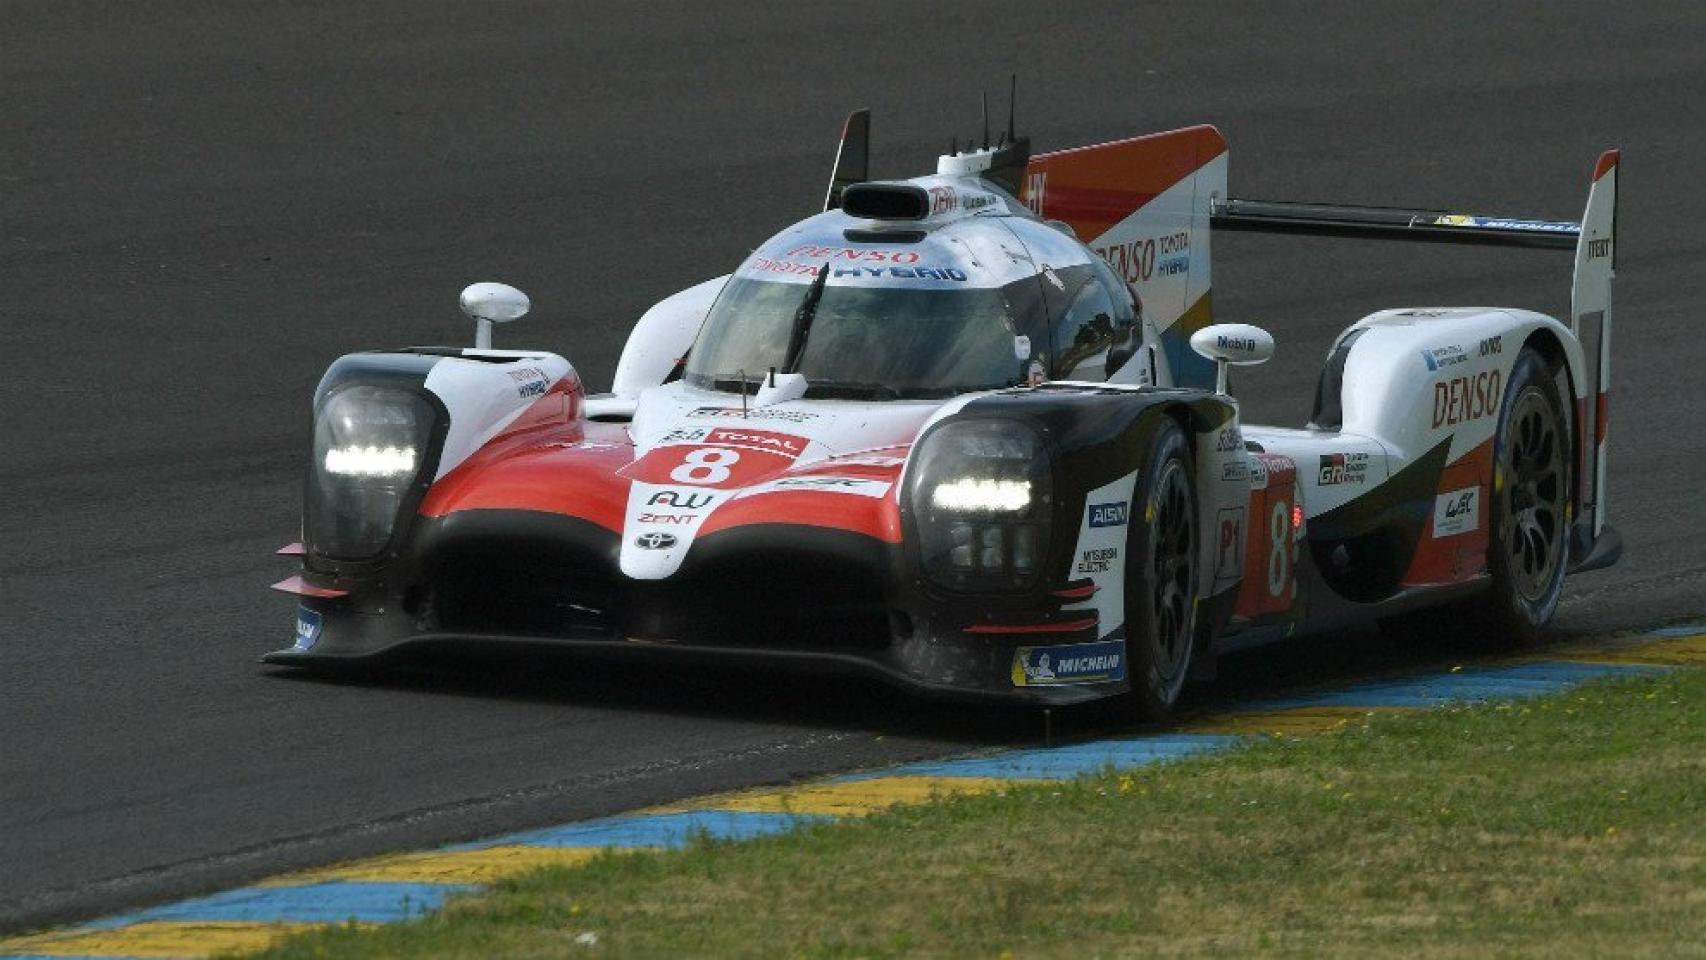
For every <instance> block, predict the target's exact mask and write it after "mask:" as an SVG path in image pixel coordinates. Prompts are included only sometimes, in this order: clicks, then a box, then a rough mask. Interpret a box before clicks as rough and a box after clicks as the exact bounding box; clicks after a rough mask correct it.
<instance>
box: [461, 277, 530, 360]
mask: <svg viewBox="0 0 1706 960" xmlns="http://www.w3.org/2000/svg"><path fill="white" fill-rule="evenodd" d="M531 309H533V301H531V300H529V299H527V294H525V293H522V292H521V291H520V290H517V289H516V288H514V287H512V286H510V285H509V284H507V283H475V284H470V285H469V286H468V287H467V288H465V289H464V290H463V291H462V312H463V313H465V314H467V315H468V317H469V319H471V320H473V321H474V349H476V350H490V349H491V348H492V324H494V323H508V322H510V321H511V320H520V319H521V318H522V317H525V316H527V311H529V310H531Z"/></svg>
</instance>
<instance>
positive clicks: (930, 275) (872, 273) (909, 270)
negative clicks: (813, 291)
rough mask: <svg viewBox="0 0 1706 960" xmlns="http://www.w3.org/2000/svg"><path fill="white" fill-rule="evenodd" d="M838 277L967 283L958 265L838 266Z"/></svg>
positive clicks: (964, 273) (964, 274) (966, 278)
mask: <svg viewBox="0 0 1706 960" xmlns="http://www.w3.org/2000/svg"><path fill="white" fill-rule="evenodd" d="M835 276H838V277H894V278H898V279H901V280H952V281H953V282H955V283H965V282H966V280H968V279H969V278H968V277H967V276H966V272H965V271H964V270H961V269H959V268H957V267H836V268H835Z"/></svg>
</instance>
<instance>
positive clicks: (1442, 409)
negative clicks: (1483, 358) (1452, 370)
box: [1434, 370, 1501, 430]
mask: <svg viewBox="0 0 1706 960" xmlns="http://www.w3.org/2000/svg"><path fill="white" fill-rule="evenodd" d="M1500 386H1501V377H1500V374H1499V371H1497V370H1488V371H1486V372H1483V373H1477V374H1475V375H1473V376H1468V377H1452V378H1451V379H1450V380H1442V381H1437V382H1435V383H1434V429H1436V430H1437V429H1439V428H1440V427H1442V426H1448V425H1455V424H1459V423H1468V422H1470V421H1473V420H1479V419H1481V418H1482V417H1485V416H1488V415H1490V414H1496V413H1498V410H1499V388H1500Z"/></svg>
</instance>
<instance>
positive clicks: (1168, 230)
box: [265, 111, 1620, 716]
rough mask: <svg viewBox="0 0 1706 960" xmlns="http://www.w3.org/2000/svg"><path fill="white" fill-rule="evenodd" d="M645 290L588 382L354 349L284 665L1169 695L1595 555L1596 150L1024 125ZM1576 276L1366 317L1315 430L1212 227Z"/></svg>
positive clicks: (335, 379) (1322, 400) (1602, 535)
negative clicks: (1558, 260) (1247, 369)
mask: <svg viewBox="0 0 1706 960" xmlns="http://www.w3.org/2000/svg"><path fill="white" fill-rule="evenodd" d="M868 130H869V120H868V116H867V114H865V113H864V112H863V111H861V112H859V113H855V114H854V115H853V116H852V117H851V118H850V119H849V121H848V124H847V127H846V129H845V132H844V134H843V139H842V144H841V150H840V153H839V155H838V159H837V163H836V168H835V172H834V174H833V177H832V181H831V186H830V190H829V195H828V198H827V202H826V204H825V209H824V210H823V212H821V213H818V214H816V215H814V216H811V217H809V218H807V219H805V220H803V221H801V222H799V223H797V224H794V225H793V226H790V227H787V228H786V229H784V230H783V231H782V232H780V233H778V234H776V235H775V236H774V237H772V238H770V239H769V240H767V241H765V242H764V243H763V244H762V245H760V246H759V247H758V249H757V250H756V252H755V253H753V254H752V255H751V256H750V257H748V258H747V259H746V261H745V262H744V263H742V264H741V265H740V266H739V267H738V268H737V269H736V270H735V271H734V273H733V274H731V275H729V276H726V277H720V278H717V279H715V280H711V281H708V282H706V283H703V284H700V285H698V286H695V287H693V288H691V289H689V290H686V291H683V292H682V293H680V294H677V295H675V296H673V297H670V298H669V299H667V300H665V301H663V302H662V303H660V304H658V305H657V306H656V307H654V308H653V309H651V310H650V311H648V312H647V313H646V314H645V316H643V317H642V318H641V319H640V321H639V323H638V325H637V326H636V327H635V328H634V331H633V333H632V335H631V336H630V338H629V340H628V344H627V347H626V349H625V350H624V352H623V354H622V356H621V359H620V362H619V364H618V366H617V370H616V375H615V382H614V385H613V389H612V391H611V392H610V393H606V394H596V395H589V394H587V393H586V392H585V389H584V387H583V384H582V381H581V379H580V377H579V376H578V375H577V374H576V373H575V371H574V369H573V368H572V367H571V366H570V365H569V363H568V362H567V361H565V360H564V359H563V358H562V357H560V356H558V355H557V354H554V353H550V352H545V351H536V350H497V349H492V348H491V346H490V340H491V330H492V325H493V324H494V323H499V322H504V321H508V320H513V319H515V318H517V317H519V316H521V315H522V314H523V313H525V312H526V310H527V308H528V304H527V300H526V298H525V297H524V296H523V295H522V294H521V293H520V292H519V291H516V290H514V289H513V288H509V287H505V286H502V285H498V284H476V285H475V286H473V287H470V288H469V289H468V290H467V291H465V292H464V296H463V307H464V309H465V310H466V311H467V312H468V313H469V314H470V316H472V317H473V318H475V320H476V329H477V336H476V344H477V345H476V346H475V347H473V348H458V347H444V348H409V349H402V350H390V351H383V352H373V353H360V354H353V355H350V356H346V357H343V358H341V359H339V360H338V361H337V362H336V363H334V364H333V365H332V367H331V369H330V370H328V371H327V373H326V375H325V378H324V379H323V380H322V381H321V383H320V386H319V388H318V390H317V392H316V394H315V398H314V449H313V459H312V462H311V467H310V470H309V475H308V482H307V492H306V505H305V511H304V520H303V534H304V536H303V544H295V545H292V547H290V548H286V551H285V552H290V553H295V554H300V555H301V558H302V560H301V562H302V569H301V572H300V573H299V574H298V575H296V576H292V577H290V578H289V579H287V580H285V581H283V582H282V583H280V584H278V585H277V586H278V588H279V589H281V590H285V591H287V592H290V593H293V594H296V595H297V596H298V598H299V604H298V610H297V617H296V636H295V641H294V643H293V644H292V645H291V646H288V647H286V648H284V649H281V650H278V651H276V652H274V653H270V654H268V655H267V656H266V658H265V659H266V661H267V662H269V663H275V664H288V665H292V666H296V667H303V668H313V669H327V668H334V667H338V666H340V665H348V664H352V663H356V662H371V661H372V660H374V659H375V658H389V657H392V656H401V655H403V654H406V653H408V652H410V651H415V650H422V649H432V648H471V649H475V650H479V649H490V648H493V647H496V646H499V645H517V644H522V645H539V646H545V647H555V648H563V649H568V650H571V651H575V652H576V653H577V654H578V655H581V656H587V657H594V656H605V657H625V658H648V657H649V658H655V659H657V660H659V661H663V662H665V663H685V662H688V661H692V660H695V659H699V660H710V661H717V662H722V663H730V664H745V663H754V662H765V663H783V664H797V665H799V666H800V667H802V668H804V667H810V666H827V667H829V668H832V669H843V670H857V671H866V672H872V673H875V674H878V675H880V676H882V677H885V678H888V679H890V680H893V681H897V682H900V683H903V684H906V685H909V686H911V687H913V688H917V689H921V690H925V691H931V692H936V693H942V694H953V695H977V696H994V697H1002V698H1009V699H1017V700H1021V701H1026V702H1032V703H1043V704H1051V703H1053V704H1059V703H1070V702H1076V701H1082V700H1087V699H1091V698H1096V697H1104V696H1113V695H1129V698H1130V700H1131V702H1132V703H1133V705H1134V706H1135V708H1136V709H1137V710H1138V711H1140V712H1141V713H1143V714H1145V715H1149V716H1157V715H1161V714H1164V713H1166V712H1167V711H1168V710H1169V709H1170V708H1171V707H1172V706H1173V704H1174V703H1175V701H1176V700H1177V698H1178V697H1179V693H1180V690H1181V687H1182V686H1183V685H1184V683H1185V681H1186V679H1187V677H1188V676H1189V675H1191V674H1192V673H1193V671H1194V670H1196V671H1199V672H1203V671H1201V668H1204V667H1207V666H1210V665H1212V658H1213V657H1214V656H1215V655H1216V654H1218V653H1220V652H1223V651H1226V650H1229V649H1232V648H1235V647H1239V646H1245V645H1249V644H1253V643H1259V642H1265V641H1270V640H1275V639H1279V638H1282V637H1285V636H1289V635H1291V634H1293V633H1296V632H1298V631H1299V630H1312V629H1318V628H1320V627H1322V626H1325V625H1331V624H1337V623H1340V622H1343V621H1345V620H1347V619H1353V618H1369V617H1377V618H1387V617H1399V616H1403V615H1406V614H1410V613H1412V612H1414V611H1417V610H1418V609H1420V608H1423V607H1436V606H1439V605H1444V604H1452V605H1457V606H1458V607H1460V608H1461V609H1462V610H1463V611H1464V613H1465V614H1467V615H1469V616H1471V617H1473V619H1474V622H1476V623H1480V624H1483V625H1484V626H1485V629H1486V631H1487V635H1488V636H1489V637H1497V638H1516V639H1520V638H1525V637H1531V636H1532V635H1534V634H1535V633H1536V632H1537V631H1539V630H1540V629H1541V628H1542V627H1543V626H1544V625H1545V624H1546V623H1547V621H1548V619H1549V618H1550V617H1551V616H1552V614H1553V612H1554V610H1555V609H1556V607H1557V603H1558V597H1559V593H1560V591H1561V589H1562V586H1563V581H1564V575H1565V573H1566V571H1569V570H1583V569H1592V568H1594V567H1598V566H1603V565H1605V564H1609V563H1611V562H1613V561H1614V560H1615V559H1616V557H1617V555H1618V553H1619V550H1620V548H1619V545H1618V544H1619V541H1618V539H1617V537H1616V535H1615V533H1614V531H1612V530H1611V529H1610V528H1609V527H1607V526H1606V496H1605V426H1606V391H1607V388H1608V384H1609V372H1610V351H1609V338H1610V332H1611V290H1612V277H1613V264H1614V260H1615V246H1616V245H1615V235H1614V227H1615V205H1616V188H1617V163H1618V154H1617V153H1616V152H1615V151H1610V152H1607V153H1606V154H1605V155H1604V156H1602V157H1601V158H1600V160H1599V163H1598V166H1597V167H1596V168H1595V169H1594V172H1593V185H1592V188H1591V190H1590V192H1589V195H1588V204H1587V212H1586V214H1585V216H1584V217H1583V220H1582V222H1581V223H1575V222H1553V221H1537V220H1520V219H1504V218H1496V217H1479V216H1467V215H1456V214H1451V213H1448V212H1444V211H1416V210H1396V209H1371V208H1356V207H1341V206H1327V205H1305V204H1289V203H1272V202H1259V201H1246V200H1237V199H1231V198H1230V197H1229V196H1228V194H1227V188H1226V177H1227V147H1226V142H1225V140H1224V139H1223V138H1222V137H1221V135H1220V133H1219V132H1218V131H1217V130H1215V129H1214V128H1213V127H1208V126H1200V127H1192V128H1189V129H1184V130H1174V131H1169V132H1165V133H1158V134H1153V135H1149V136H1144V137H1138V138H1136V139H1131V140H1125V141H1120V142H1116V143H1107V144H1101V145H1098V146H1091V147H1082V148H1078V149H1072V150H1063V151H1060V152H1056V153H1047V154H1042V155H1039V156H1031V155H1030V151H1029V143H1028V141H1026V140H1022V139H1014V138H1013V137H1012V135H1011V131H1010V132H1009V134H1008V135H1006V136H1003V137H1002V138H1001V140H1000V141H999V142H997V143H995V144H993V145H991V144H988V143H986V144H985V145H984V146H983V147H981V148H976V149H969V148H968V149H966V150H963V151H962V150H957V149H956V150H954V151H951V152H950V153H949V154H948V155H946V156H943V157H942V158H941V160H940V161H939V163H938V166H937V170H936V172H935V173H933V174H929V175H926V176H921V177H915V178H913V179H910V180H902V181H871V180H868V179H867V178H866V176H865V170H866V158H867V153H868V146H867V144H868ZM1226 229H1238V230H1264V231H1284V232H1302V233H1319V234H1329V235H1351V236H1383V237H1396V238H1400V239H1409V240H1419V241H1447V242H1464V243H1497V244H1517V245H1523V246H1532V247H1539V248H1557V249H1561V250H1569V251H1573V252H1574V254H1575V282H1574V289H1573V296H1572V309H1571V314H1570V316H1569V317H1568V318H1567V319H1566V320H1562V321H1560V320H1557V319H1554V318H1552V317H1549V316H1544V315H1542V314H1539V313H1534V312H1531V311H1528V310H1520V309H1509V308H1486V307H1422V308H1400V309H1392V310H1382V311H1380V312H1378V313H1375V314H1372V315H1370V316H1367V317H1364V318H1362V319H1360V320H1358V321H1356V322H1355V323H1353V324H1351V325H1350V326H1349V327H1348V328H1346V330H1345V331H1344V333H1342V334H1341V335H1340V336H1339V337H1338V339H1337V341H1336V342H1335V343H1334V345H1333V347H1332V349H1331V351H1330V352H1329V354H1328V356H1327V358H1326V362H1325V364H1324V366H1323V369H1322V372H1321V378H1320V385H1319V388H1318V392H1317V395H1316V406H1315V413H1314V416H1313V417H1312V418H1311V420H1310V422H1309V423H1307V424H1304V425H1301V426H1298V427H1265V426H1255V425H1248V424H1242V423H1240V420H1239V415H1238V404H1237V401H1236V400H1235V399H1234V398H1233V397H1231V396H1228V395H1227V388H1226V369H1227V367H1228V365H1236V364H1254V363H1260V362H1262V361H1263V360H1265V359H1267V358H1268V356H1269V355H1270V354H1271V352H1272V350H1273V339H1272V338H1271V337H1270V336H1269V334H1268V333H1267V332H1265V331H1263V330H1261V329H1258V328H1256V327H1252V326H1247V325H1240V324H1214V323H1212V318H1211V300H1210V290H1211V273H1210V246H1211V240H1212V237H1213V235H1214V233H1215V232H1216V231H1218V230H1226Z"/></svg>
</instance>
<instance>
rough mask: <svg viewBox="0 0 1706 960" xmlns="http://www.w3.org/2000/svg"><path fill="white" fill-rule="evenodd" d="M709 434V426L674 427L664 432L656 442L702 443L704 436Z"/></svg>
mask: <svg viewBox="0 0 1706 960" xmlns="http://www.w3.org/2000/svg"><path fill="white" fill-rule="evenodd" d="M688 416H692V414H688ZM710 435H711V428H710V427H676V428H675V429H674V430H671V431H670V432H668V433H666V434H664V435H663V439H662V440H659V441H658V443H659V444H665V443H704V442H705V438H706V437H708V436H710Z"/></svg>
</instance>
